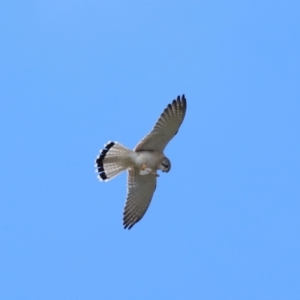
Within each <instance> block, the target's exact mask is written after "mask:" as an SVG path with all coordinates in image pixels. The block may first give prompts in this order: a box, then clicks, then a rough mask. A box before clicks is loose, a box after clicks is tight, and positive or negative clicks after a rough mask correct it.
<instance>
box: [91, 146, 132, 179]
mask: <svg viewBox="0 0 300 300" xmlns="http://www.w3.org/2000/svg"><path fill="white" fill-rule="evenodd" d="M131 153H132V151H131V150H129V149H127V148H126V147H124V146H123V145H121V144H119V143H118V142H110V141H109V142H108V143H106V144H105V145H104V149H101V150H100V154H99V155H98V157H97V158H96V161H95V167H96V173H98V178H99V180H100V181H108V180H110V179H112V178H114V177H115V176H117V175H119V174H120V173H121V172H122V171H124V170H126V169H127V168H128V165H127V164H126V159H127V158H128V157H129V156H130V154H131Z"/></svg>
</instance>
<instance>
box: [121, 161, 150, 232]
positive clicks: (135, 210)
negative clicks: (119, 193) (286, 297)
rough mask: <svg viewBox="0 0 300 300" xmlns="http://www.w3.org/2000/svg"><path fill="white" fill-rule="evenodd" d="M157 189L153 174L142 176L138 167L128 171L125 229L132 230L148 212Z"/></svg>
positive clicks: (124, 216) (124, 217) (124, 214)
mask: <svg viewBox="0 0 300 300" xmlns="http://www.w3.org/2000/svg"><path fill="white" fill-rule="evenodd" d="M155 188H156V177H155V176H154V175H153V174H151V173H150V174H147V175H140V170H139V169H138V168H136V167H134V168H130V169H129V170H128V179H127V189H128V191H127V199H126V203H125V208H124V213H123V225H124V228H125V229H126V228H128V229H130V228H131V227H132V226H133V225H134V224H135V223H137V222H138V221H139V220H140V219H141V218H142V217H143V216H144V214H145V212H146V211H147V209H148V207H149V204H150V202H151V199H152V196H153V193H154V191H155Z"/></svg>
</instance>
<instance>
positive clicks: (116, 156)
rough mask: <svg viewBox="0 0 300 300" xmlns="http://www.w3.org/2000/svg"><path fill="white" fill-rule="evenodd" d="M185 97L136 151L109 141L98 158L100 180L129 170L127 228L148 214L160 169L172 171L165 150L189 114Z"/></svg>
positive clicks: (168, 112)
mask: <svg viewBox="0 0 300 300" xmlns="http://www.w3.org/2000/svg"><path fill="white" fill-rule="evenodd" d="M186 107H187V104H186V99H185V96H184V95H182V97H180V96H178V97H177V99H175V100H173V102H172V103H170V104H169V105H168V106H167V107H166V108H165V110H164V111H163V113H162V114H161V116H160V118H159V119H158V121H157V122H156V124H155V125H154V128H153V129H152V131H151V132H150V133H149V134H148V135H146V136H145V137H144V138H143V139H142V140H141V141H140V142H139V143H138V145H137V146H136V147H135V148H134V150H133V151H131V150H129V149H127V148H126V147H124V146H122V145H121V144H119V143H117V142H108V143H107V144H106V145H105V148H104V149H103V150H100V154H99V156H98V157H97V159H96V164H95V166H96V172H97V173H98V178H99V179H100V180H104V181H108V180H110V179H112V178H113V177H115V176H117V175H118V174H120V173H121V172H122V171H124V170H126V169H128V180H127V198H126V203H125V208H124V214H123V225H124V228H128V229H130V228H131V227H132V226H133V225H134V224H136V223H137V222H138V221H139V220H140V219H141V218H142V217H143V216H144V214H145V212H146V211H147V209H148V207H149V205H150V202H151V199H152V196H153V193H154V191H155V188H156V178H157V177H158V176H159V175H158V174H157V173H156V172H157V170H162V171H163V172H169V171H170V168H171V162H170V160H169V159H168V158H167V157H166V156H165V155H164V153H163V151H164V149H165V147H166V145H167V144H168V143H169V141H170V140H171V139H172V138H173V137H174V135H176V133H177V132H178V130H179V127H180V125H181V123H182V122H183V119H184V116H185V113H186Z"/></svg>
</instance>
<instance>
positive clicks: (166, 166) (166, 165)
mask: <svg viewBox="0 0 300 300" xmlns="http://www.w3.org/2000/svg"><path fill="white" fill-rule="evenodd" d="M161 164H162V165H163V166H164V167H165V168H168V167H169V164H168V163H166V164H164V163H161Z"/></svg>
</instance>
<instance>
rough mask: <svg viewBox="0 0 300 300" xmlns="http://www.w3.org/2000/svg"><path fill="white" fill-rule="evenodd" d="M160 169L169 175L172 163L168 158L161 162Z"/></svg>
mask: <svg viewBox="0 0 300 300" xmlns="http://www.w3.org/2000/svg"><path fill="white" fill-rule="evenodd" d="M159 168H160V169H161V170H162V171H163V172H166V173H168V172H169V171H170V170H171V162H170V160H169V159H168V158H167V157H164V158H163V159H162V160H161V163H160V166H159Z"/></svg>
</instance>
